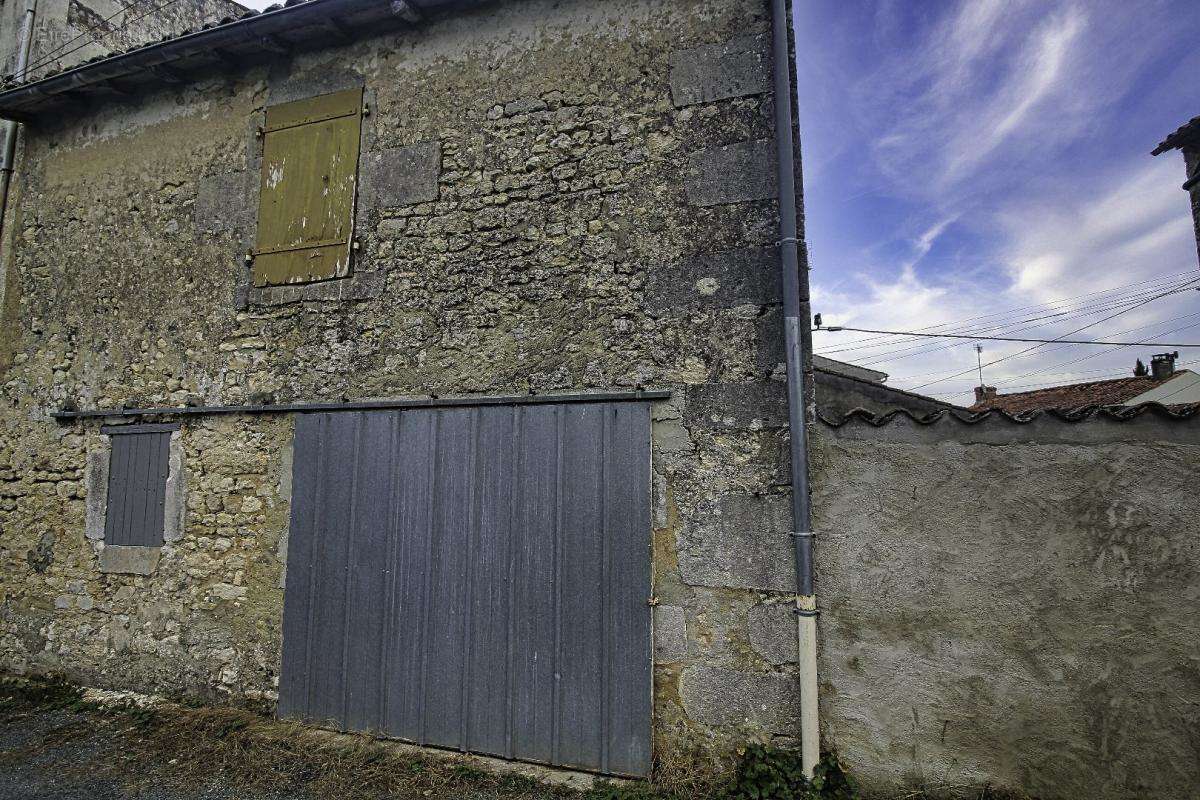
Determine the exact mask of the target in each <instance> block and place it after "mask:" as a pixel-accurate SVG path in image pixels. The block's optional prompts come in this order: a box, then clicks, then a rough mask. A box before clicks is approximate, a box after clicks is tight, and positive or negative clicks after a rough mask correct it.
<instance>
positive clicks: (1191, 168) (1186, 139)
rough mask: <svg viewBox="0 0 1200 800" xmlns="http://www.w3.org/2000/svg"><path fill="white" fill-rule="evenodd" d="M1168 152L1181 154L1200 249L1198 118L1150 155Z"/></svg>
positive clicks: (1199, 121) (1180, 129) (1160, 144)
mask: <svg viewBox="0 0 1200 800" xmlns="http://www.w3.org/2000/svg"><path fill="white" fill-rule="evenodd" d="M1170 150H1178V151H1179V152H1180V153H1182V154H1183V164H1184V169H1185V171H1186V175H1187V179H1186V180H1185V181H1184V182H1183V190H1184V191H1185V192H1187V193H1188V196H1189V197H1190V198H1191V202H1192V224H1193V227H1194V228H1195V230H1196V246H1197V248H1198V249H1200V117H1192V118H1191V119H1190V120H1188V121H1187V122H1186V123H1184V124H1183V125H1181V126H1180V127H1179V128H1178V129H1176V131H1175V132H1174V133H1172V134H1171V135H1170V136H1168V137H1167V138H1165V139H1163V140H1162V141H1161V142H1159V143H1158V146H1156V147H1155V148H1154V150H1153V151H1151V155H1155V156H1157V155H1161V154H1163V153H1166V152H1168V151H1170Z"/></svg>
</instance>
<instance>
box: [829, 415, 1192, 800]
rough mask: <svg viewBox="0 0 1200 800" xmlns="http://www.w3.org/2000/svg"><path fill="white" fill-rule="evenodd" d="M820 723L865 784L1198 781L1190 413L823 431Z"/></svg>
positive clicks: (953, 787) (1043, 790)
mask: <svg viewBox="0 0 1200 800" xmlns="http://www.w3.org/2000/svg"><path fill="white" fill-rule="evenodd" d="M816 432H817V434H818V435H817V436H816V437H815V454H814V466H813V470H814V480H813V484H814V488H815V492H814V505H815V511H816V520H817V523H816V528H815V529H816V530H817V531H819V532H820V535H821V539H820V546H819V551H818V572H817V585H818V592H819V601H818V605H819V607H820V609H821V611H822V616H821V617H820V681H821V713H822V735H823V738H824V741H825V745H826V746H827V747H830V748H832V749H835V750H837V751H838V752H839V753H840V754H841V755H842V757H843V758H844V760H845V761H846V762H847V763H848V764H849V766H850V767H851V769H852V770H853V771H854V772H855V773H856V774H857V775H858V776H859V778H860V780H862V781H863V782H864V783H865V784H866V785H867V786H868V787H869V788H871V789H873V790H876V791H878V792H879V793H880V794H887V795H888V796H894V794H895V793H896V792H897V791H899V790H901V789H902V788H913V789H915V788H918V787H927V788H929V789H931V790H933V792H934V794H935V796H936V795H938V794H943V793H944V794H951V795H956V796H969V797H977V796H978V795H979V791H980V789H981V787H982V786H984V785H990V786H991V787H993V788H995V789H1013V790H1019V791H1024V792H1027V793H1028V794H1030V795H1032V796H1034V797H1039V798H1046V799H1047V800H1049V799H1051V798H1063V800H1065V799H1066V798H1080V797H1089V798H1139V799H1141V798H1179V797H1190V796H1192V795H1194V793H1195V791H1196V787H1197V786H1200V733H1198V732H1200V649H1198V648H1197V642H1200V617H1198V616H1197V614H1196V609H1197V608H1198V607H1200V606H1198V603H1200V527H1198V526H1197V522H1196V520H1197V519H1200V495H1197V492H1196V469H1197V465H1198V464H1200V418H1196V417H1193V418H1192V419H1190V420H1184V421H1168V420H1161V419H1158V418H1156V417H1155V416H1154V415H1152V414H1149V413H1147V414H1143V415H1142V416H1140V417H1138V418H1137V419H1134V420H1130V421H1125V422H1112V421H1106V420H1103V419H1100V418H1093V419H1091V420H1088V421H1084V422H1078V423H1065V422H1060V421H1057V420H1054V419H1052V418H1049V417H1045V416H1043V417H1042V418H1040V419H1039V420H1038V421H1037V422H1035V423H1033V424H1030V425H1015V424H1012V423H1008V422H1005V421H1003V420H1001V419H999V418H996V417H992V418H989V419H988V420H986V421H985V422H982V423H979V424H977V425H971V426H967V425H963V424H961V423H956V422H954V421H953V420H947V419H944V420H942V421H941V422H939V423H937V424H936V425H933V426H920V425H916V424H914V423H912V422H910V421H908V420H906V419H903V418H899V419H897V420H894V421H893V422H892V423H891V424H889V425H886V426H884V427H881V428H873V427H871V426H870V425H869V424H867V423H865V422H852V423H849V424H847V425H846V426H844V427H843V428H840V429H837V430H833V429H831V428H829V427H828V426H825V425H823V424H822V425H818V427H817V429H816Z"/></svg>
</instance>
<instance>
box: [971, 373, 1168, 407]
mask: <svg viewBox="0 0 1200 800" xmlns="http://www.w3.org/2000/svg"><path fill="white" fill-rule="evenodd" d="M1187 372H1189V370H1179V371H1177V372H1176V373H1175V374H1174V375H1172V376H1171V378H1173V377H1175V376H1178V375H1183V374H1184V373H1187ZM1171 378H1162V379H1155V378H1153V377H1150V376H1148V375H1147V376H1145V377H1129V378H1115V379H1111V380H1103V381H1090V382H1088V383H1072V384H1069V385H1067V386H1051V387H1049V388H1047V389H1034V390H1033V391H1029V392H1013V393H1011V394H1000V395H996V396H995V397H989V398H987V399H986V400H984V401H982V402H980V403H976V404H975V405H973V406H971V409H970V410H971V411H976V412H978V411H988V410H998V411H1006V412H1008V413H1010V414H1020V413H1024V412H1027V411H1050V410H1059V411H1065V410H1070V409H1077V408H1086V407H1088V406H1114V405H1121V404H1122V403H1125V402H1127V401H1129V400H1131V399H1133V398H1135V397H1137V396H1138V395H1139V394H1142V393H1144V392H1148V391H1150V390H1151V389H1153V388H1155V387H1157V386H1161V385H1162V384H1164V383H1166V382H1167V381H1169V380H1171Z"/></svg>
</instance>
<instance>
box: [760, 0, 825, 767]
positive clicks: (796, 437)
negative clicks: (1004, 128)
mask: <svg viewBox="0 0 1200 800" xmlns="http://www.w3.org/2000/svg"><path fill="white" fill-rule="evenodd" d="M791 12H792V2H791V0H771V25H772V29H773V37H772V41H773V44H772V49H773V56H774V57H773V59H772V61H773V73H774V87H775V145H776V166H777V167H778V182H779V251H780V253H779V256H780V259H779V260H780V268H781V269H782V277H783V337H784V363H785V366H786V367H787V389H788V392H787V394H788V427H789V429H790V433H791V440H792V443H791V465H792V530H791V535H792V542H793V545H794V550H795V561H796V608H795V613H796V647H797V654H798V659H797V661H798V667H799V671H800V747H801V759H802V763H803V766H804V772H805V775H806V776H807V777H809V778H811V777H812V776H813V770H814V769H816V766H817V763H818V762H819V761H820V759H821V728H820V722H819V720H818V717H817V710H818V706H817V616H816V615H817V597H816V591H815V590H814V589H813V531H812V508H811V505H810V497H809V484H808V428H807V417H808V404H807V398H806V397H805V381H806V380H807V377H808V376H806V375H805V370H804V352H803V347H804V328H803V327H802V326H807V325H809V320H810V319H811V315H810V313H809V300H808V273H807V271H806V270H805V269H804V268H803V266H802V265H801V263H800V228H799V223H798V221H797V216H798V210H799V199H798V197H797V192H796V149H795V139H794V137H793V134H792V64H791V57H792V56H791V43H790V41H789V38H790V37H789V31H790V29H791V26H790V22H791Z"/></svg>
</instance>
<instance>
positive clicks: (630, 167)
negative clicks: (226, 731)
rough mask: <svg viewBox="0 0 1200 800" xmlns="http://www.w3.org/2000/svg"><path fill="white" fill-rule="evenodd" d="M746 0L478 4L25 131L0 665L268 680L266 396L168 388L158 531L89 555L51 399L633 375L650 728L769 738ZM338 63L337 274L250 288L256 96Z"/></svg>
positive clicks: (8, 261)
mask: <svg viewBox="0 0 1200 800" xmlns="http://www.w3.org/2000/svg"><path fill="white" fill-rule="evenodd" d="M768 12H769V9H768V7H767V4H766V3H764V2H762V1H761V0H613V1H612V2H604V3H595V2H589V1H585V0H570V1H569V2H550V0H530V1H529V2H519V3H518V2H505V3H490V4H481V5H480V7H479V8H478V9H477V10H474V11H467V12H463V13H459V14H456V15H449V16H445V17H439V18H432V19H428V20H426V21H425V22H423V23H422V24H421V25H420V26H419V27H417V28H414V29H411V30H406V31H402V32H400V33H398V34H388V35H382V36H376V37H373V38H363V39H361V40H357V39H356V40H355V41H351V42H347V43H344V44H342V45H339V46H331V47H328V48H325V49H321V50H318V51H315V52H295V53H293V54H291V55H290V56H289V57H286V58H285V57H281V58H279V59H277V60H275V61H273V62H272V63H269V64H266V65H264V66H259V67H254V68H251V69H246V70H229V71H224V72H214V73H210V74H207V75H205V76H203V77H201V78H200V79H198V80H195V81H192V82H187V83H179V84H174V85H170V86H164V87H163V88H162V89H161V90H159V91H155V92H149V93H145V94H141V95H137V96H130V97H123V98H120V99H114V100H112V101H111V102H107V101H106V102H105V103H104V104H97V105H95V106H93V107H91V108H89V109H88V110H87V111H86V113H82V114H77V115H61V116H57V117H54V118H50V119H42V120H38V121H36V122H34V123H32V124H30V125H28V126H26V128H25V129H24V130H25V133H24V150H23V157H22V159H21V162H20V165H19V169H18V179H17V183H16V191H15V192H14V196H13V198H12V203H11V207H10V213H9V217H8V221H7V223H6V226H5V230H6V232H7V236H6V240H5V242H4V251H3V253H4V264H5V270H6V272H5V283H4V303H3V337H2V341H0V368H2V370H3V391H4V399H5V403H4V404H3V409H2V410H0V426H2V428H0V448H2V450H0V452H2V456H0V460H2V462H3V464H4V470H3V472H2V473H0V479H2V480H3V483H2V484H0V497H2V505H0V526H2V530H3V537H2V539H0V665H2V666H3V668H4V669H6V670H11V671H17V672H59V673H63V674H66V675H67V676H69V677H70V678H72V679H74V680H76V681H79V682H81V683H84V684H88V685H94V686H102V687H112V688H122V689H135V690H140V691H145V692H153V693H163V694H190V695H201V696H207V697H212V698H228V699H235V700H252V701H256V702H261V703H266V704H268V705H269V704H271V703H273V702H274V701H275V699H276V696H277V680H278V675H279V666H280V664H279V661H280V627H281V613H282V598H283V593H282V590H281V588H280V587H281V580H282V575H283V572H284V570H285V561H286V541H285V539H286V531H287V529H288V516H289V492H290V489H289V481H290V442H291V435H292V420H291V419H290V418H289V417H288V416H286V415H285V416H273V417H266V416H260V415H232V416H221V417H198V418H197V417H187V418H182V419H181V423H182V425H181V429H180V430H179V432H178V434H177V435H176V436H175V438H174V440H173V444H172V451H171V452H172V460H171V477H170V480H171V481H172V482H173V483H172V484H171V486H170V487H169V491H168V493H167V502H168V503H170V504H171V505H170V507H169V508H170V513H169V516H170V517H171V518H172V519H177V522H176V524H177V528H176V529H175V530H174V531H173V532H171V533H170V534H169V535H168V536H167V537H166V541H165V542H164V543H163V546H162V547H161V549H157V548H156V550H157V552H144V551H140V550H137V549H136V548H132V549H130V548H123V549H122V550H121V551H115V550H114V549H113V548H112V547H111V545H106V543H105V542H104V540H103V529H102V528H100V527H97V525H98V523H97V519H98V516H102V515H103V513H104V511H103V509H104V499H103V497H102V494H103V490H104V486H105V482H104V477H103V471H104V462H105V459H106V458H107V453H108V452H109V449H110V448H111V442H109V441H108V438H109V437H107V436H106V435H105V434H104V433H103V432H102V430H101V425H102V423H101V422H100V421H95V422H90V421H89V422H74V423H71V424H65V425H63V424H58V423H56V422H54V421H53V420H52V419H51V418H50V413H51V412H53V411H55V410H57V409H60V408H63V407H68V406H70V407H76V406H77V407H80V408H118V407H123V406H124V407H147V406H182V405H205V404H207V405H223V404H224V405H228V404H240V403H252V402H257V403H262V402H276V403H283V402H305V401H314V400H333V401H337V400H340V399H342V398H351V399H359V398H378V397H405V396H428V395H439V396H447V395H467V394H477V393H483V394H526V393H529V392H538V393H550V392H555V391H587V390H601V389H607V390H614V389H615V390H620V389H633V388H635V387H638V386H652V387H655V388H666V389H670V390H671V391H672V392H673V395H672V399H671V400H670V401H668V402H663V403H659V404H657V405H656V406H655V408H654V410H653V419H654V422H653V438H654V446H653V475H654V498H655V501H654V502H655V510H654V526H653V527H654V530H653V559H654V589H653V591H654V596H655V597H656V598H657V601H658V603H659V605H658V607H657V609H656V610H655V612H654V619H655V653H654V675H655V695H654V729H655V746H656V748H657V752H658V753H659V754H660V755H669V754H671V753H672V752H683V751H685V750H689V751H690V750H691V749H692V748H693V747H699V749H700V750H702V751H710V752H716V753H726V752H729V751H730V750H731V749H732V748H733V747H734V745H736V744H737V743H739V742H742V741H744V740H746V739H747V738H752V739H760V740H767V741H770V740H779V741H783V742H790V741H791V737H792V736H793V735H794V732H795V721H796V720H795V715H796V710H795V709H796V684H795V681H794V679H793V676H792V668H791V666H790V665H789V664H787V663H786V660H785V659H781V658H779V654H778V653H776V652H774V651H773V650H771V649H770V648H766V649H764V648H763V646H761V645H760V644H758V641H759V638H760V628H761V622H762V620H761V619H760V617H761V613H762V612H761V610H759V607H760V606H763V605H764V604H765V605H771V604H774V603H782V602H784V601H786V599H787V598H788V597H789V592H790V591H791V590H792V579H791V577H790V575H791V573H790V566H789V562H787V561H786V560H784V559H781V558H780V557H779V553H780V552H785V553H786V547H787V539H786V534H785V532H786V530H787V525H786V523H785V520H784V513H785V512H784V509H785V508H786V507H787V502H788V499H787V476H786V474H784V472H783V471H782V470H781V468H780V466H779V465H780V464H781V463H782V459H781V458H780V453H781V452H782V451H783V448H785V447H786V431H785V426H786V404H785V400H784V393H783V384H782V380H781V379H782V367H781V364H780V363H778V362H779V358H778V352H779V346H778V339H779V336H780V333H779V331H780V327H779V315H778V307H779V300H780V298H779V282H778V265H777V264H778V262H777V258H776V255H775V250H774V242H775V240H776V238H777V236H778V232H777V231H778V220H777V209H776V203H775V200H774V198H775V195H776V186H775V172H774V152H773V129H772V128H773V122H772V98H771V94H770V80H769V63H770V61H769V36H768V34H769V27H770V21H769V13H768ZM355 86H362V87H363V88H364V90H365V102H366V106H367V107H368V108H369V109H370V114H369V115H368V116H366V117H364V120H363V126H362V142H361V153H362V157H361V159H360V165H361V184H360V186H359V202H358V207H357V211H356V228H355V236H356V238H357V243H358V250H357V251H356V253H355V262H354V265H353V269H352V270H351V272H350V274H349V275H346V276H344V277H341V278H337V279H334V280H328V281H324V282H321V283H314V284H308V285H286V286H268V287H263V288H254V287H253V286H252V285H251V281H250V276H249V271H248V269H247V268H246V266H245V264H244V259H243V256H244V254H245V253H246V252H247V250H248V248H249V247H250V246H251V244H252V243H253V241H254V233H255V220H256V218H257V208H256V204H257V198H258V180H259V179H258V168H259V164H260V159H261V147H262V144H261V139H260V138H259V137H258V136H256V131H257V130H258V128H259V126H261V125H262V124H263V112H264V109H265V108H266V107H268V106H273V105H277V104H280V103H284V102H287V101H289V100H295V99H298V98H304V97H312V96H315V95H320V94H323V93H328V92H334V91H338V90H340V89H345V88H348V87H355ZM797 177H798V176H797ZM176 514H177V515H178V516H177V517H176V516H175V515H176ZM97 531H99V532H100V534H99V535H98V534H97ZM106 553H107V555H106Z"/></svg>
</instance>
